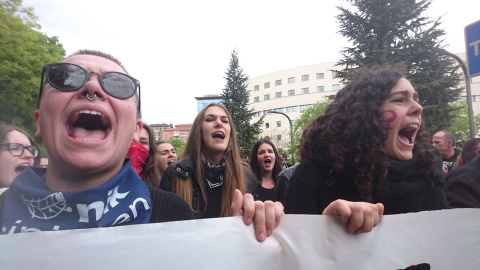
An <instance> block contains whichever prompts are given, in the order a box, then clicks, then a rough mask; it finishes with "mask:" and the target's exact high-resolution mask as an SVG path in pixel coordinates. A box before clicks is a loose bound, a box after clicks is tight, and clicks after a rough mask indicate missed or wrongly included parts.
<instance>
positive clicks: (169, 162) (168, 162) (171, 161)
mask: <svg viewBox="0 0 480 270" xmlns="http://www.w3.org/2000/svg"><path fill="white" fill-rule="evenodd" d="M173 162H175V159H170V160H168V161H167V165H170V164H172V163H173Z"/></svg>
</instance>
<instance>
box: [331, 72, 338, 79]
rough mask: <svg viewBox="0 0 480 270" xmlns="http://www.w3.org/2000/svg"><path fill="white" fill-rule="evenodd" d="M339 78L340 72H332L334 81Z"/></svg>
mask: <svg viewBox="0 0 480 270" xmlns="http://www.w3.org/2000/svg"><path fill="white" fill-rule="evenodd" d="M337 76H338V72H336V71H332V79H335V78H336V77H337Z"/></svg>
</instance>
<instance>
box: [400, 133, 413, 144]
mask: <svg viewBox="0 0 480 270" xmlns="http://www.w3.org/2000/svg"><path fill="white" fill-rule="evenodd" d="M398 139H399V140H400V141H401V142H402V143H403V144H412V143H410V140H409V139H408V138H407V137H405V136H403V135H400V134H399V135H398Z"/></svg>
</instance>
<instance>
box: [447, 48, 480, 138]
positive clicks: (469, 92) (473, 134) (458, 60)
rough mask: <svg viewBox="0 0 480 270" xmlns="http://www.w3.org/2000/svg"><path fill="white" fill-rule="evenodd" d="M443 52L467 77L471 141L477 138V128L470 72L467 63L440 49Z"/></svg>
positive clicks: (466, 86)
mask: <svg viewBox="0 0 480 270" xmlns="http://www.w3.org/2000/svg"><path fill="white" fill-rule="evenodd" d="M440 51H441V52H443V53H444V54H445V55H448V56H450V57H452V58H453V59H455V60H456V61H457V62H458V64H459V65H460V67H461V68H462V71H463V76H465V88H466V91H467V105H468V122H469V126H470V139H473V138H475V127H474V125H473V105H472V90H471V88H470V77H469V76H468V71H467V66H466V65H465V62H463V60H462V59H461V58H460V57H458V56H457V55H455V54H453V53H451V52H449V51H447V50H445V49H440Z"/></svg>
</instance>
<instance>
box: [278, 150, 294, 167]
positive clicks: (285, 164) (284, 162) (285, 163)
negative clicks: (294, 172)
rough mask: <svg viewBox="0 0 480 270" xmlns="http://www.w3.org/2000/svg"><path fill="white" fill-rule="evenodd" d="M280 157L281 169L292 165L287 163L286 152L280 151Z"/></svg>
mask: <svg viewBox="0 0 480 270" xmlns="http://www.w3.org/2000/svg"><path fill="white" fill-rule="evenodd" d="M280 157H281V158H282V169H286V168H289V167H292V164H290V163H288V157H287V154H286V153H280Z"/></svg>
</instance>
